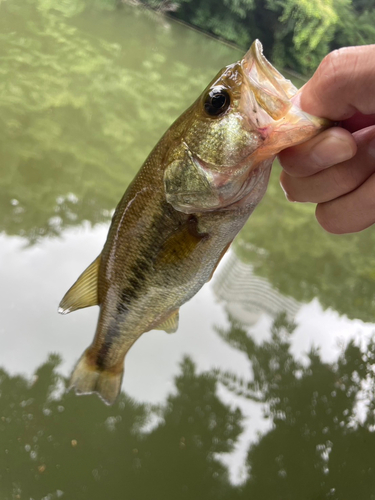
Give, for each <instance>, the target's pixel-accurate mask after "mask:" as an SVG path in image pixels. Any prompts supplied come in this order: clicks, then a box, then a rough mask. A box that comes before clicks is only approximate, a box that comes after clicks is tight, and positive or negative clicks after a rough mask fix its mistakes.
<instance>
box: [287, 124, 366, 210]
mask: <svg viewBox="0 0 375 500" xmlns="http://www.w3.org/2000/svg"><path fill="white" fill-rule="evenodd" d="M353 136H354V139H355V141H356V143H357V147H358V149H357V154H356V155H355V156H354V157H353V158H351V159H350V160H347V161H344V162H342V163H339V164H337V165H334V166H332V167H330V168H327V169H324V170H321V171H320V172H318V173H315V174H313V175H310V176H308V177H294V176H292V175H289V174H288V173H286V172H285V171H282V173H281V176H280V184H281V187H282V188H283V190H284V192H285V194H286V196H287V198H288V199H289V200H290V201H300V202H312V203H324V202H326V201H330V200H333V199H335V198H337V197H339V196H342V195H344V194H346V193H349V192H350V191H352V190H353V189H356V188H357V187H358V186H360V185H361V184H362V183H363V182H364V181H365V180H366V179H367V178H368V177H370V175H372V174H373V173H374V172H375V127H368V128H367V129H363V130H360V131H358V132H356V133H354V134H353Z"/></svg>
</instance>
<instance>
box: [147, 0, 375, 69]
mask: <svg viewBox="0 0 375 500" xmlns="http://www.w3.org/2000/svg"><path fill="white" fill-rule="evenodd" d="M145 3H148V4H149V5H150V6H152V7H157V6H160V5H162V4H163V3H164V0H145ZM171 4H172V5H173V6H174V8H173V9H172V10H173V13H172V15H175V16H177V17H178V18H180V19H183V20H184V21H186V22H188V23H190V24H193V25H195V26H197V27H199V28H201V29H203V30H204V31H208V32H209V33H212V34H213V35H216V36H218V37H221V38H223V39H225V40H229V41H232V42H235V43H236V44H238V45H240V46H241V47H243V48H244V49H245V48H247V46H248V45H249V43H250V42H251V41H252V40H253V39H255V38H260V40H261V41H262V42H263V44H264V47H265V50H266V53H267V54H269V57H270V58H271V59H272V61H273V62H274V63H275V64H277V65H278V66H280V67H287V68H291V69H293V70H295V71H299V72H301V73H303V74H310V73H311V72H312V71H313V70H314V69H315V68H316V67H317V66H318V64H319V63H320V61H321V60H322V59H323V57H324V56H325V55H326V54H327V53H328V52H329V51H330V50H332V49H334V48H337V47H341V46H345V45H353V44H366V43H372V42H373V40H374V35H375V28H374V17H373V16H374V9H373V7H374V2H373V0H266V1H263V0H219V1H215V0H209V1H207V0H179V1H176V2H173V3H172V2H171Z"/></svg>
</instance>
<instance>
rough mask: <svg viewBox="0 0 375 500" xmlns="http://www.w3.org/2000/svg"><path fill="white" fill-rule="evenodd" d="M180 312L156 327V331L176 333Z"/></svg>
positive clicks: (175, 312)
mask: <svg viewBox="0 0 375 500" xmlns="http://www.w3.org/2000/svg"><path fill="white" fill-rule="evenodd" d="M178 318H179V310H178V309H177V310H176V311H173V313H172V314H171V315H170V316H168V318H167V319H166V320H165V321H163V322H162V323H160V324H159V325H157V326H155V330H164V331H165V332H167V333H175V332H176V331H177V328H178Z"/></svg>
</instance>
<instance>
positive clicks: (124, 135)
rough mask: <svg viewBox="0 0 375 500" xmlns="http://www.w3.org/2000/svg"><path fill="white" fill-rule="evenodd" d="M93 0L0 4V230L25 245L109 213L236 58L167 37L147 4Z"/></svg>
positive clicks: (218, 48) (221, 49) (192, 36)
mask: <svg viewBox="0 0 375 500" xmlns="http://www.w3.org/2000/svg"><path fill="white" fill-rule="evenodd" d="M85 7H87V11H85V12H86V14H85V16H83V15H82V14H81V15H80V16H79V15H78V14H80V13H81V12H82V11H83V10H84V9H85ZM92 7H93V6H92V2H91V0H90V1H84V0H65V1H64V2H60V3H57V4H56V3H55V2H53V3H51V2H49V1H45V0H30V1H28V2H26V3H25V2H24V1H23V0H12V2H5V3H2V4H1V16H0V59H1V70H0V75H1V79H0V80H1V83H0V89H1V97H0V231H5V232H6V233H7V234H17V235H21V236H24V237H25V238H27V239H28V240H29V241H30V242H31V243H33V242H35V241H36V240H38V239H39V238H41V237H43V236H48V235H58V234H60V233H61V231H62V229H64V228H66V227H69V226H76V225H79V224H82V222H83V221H85V220H87V221H89V222H90V223H91V224H96V223H98V222H101V221H103V220H109V217H110V211H111V210H112V209H113V208H114V207H115V206H116V204H117V202H118V201H119V199H120V198H121V196H122V194H123V192H124V191H125V189H126V187H127V185H128V183H129V182H130V181H131V179H132V178H133V176H134V174H135V172H136V171H137V170H138V169H139V167H140V166H141V164H142V163H143V161H144V159H145V157H146V156H147V154H148V152H149V151H150V150H151V148H152V147H153V146H154V145H155V144H156V143H157V141H158V140H159V138H160V137H161V135H162V134H163V133H164V131H165V130H166V129H167V128H168V126H169V125H170V124H171V123H172V121H173V120H174V119H175V118H177V116H178V115H179V114H180V113H181V112H182V111H183V110H184V109H185V108H186V107H187V106H188V105H189V104H190V103H191V102H192V101H193V100H194V99H195V98H196V97H197V96H198V95H199V93H200V92H201V91H202V89H203V88H204V87H205V86H206V84H207V82H208V81H210V79H211V78H212V76H213V75H214V74H215V72H217V71H218V69H219V68H220V67H221V66H222V65H223V63H224V61H226V62H230V61H231V60H233V58H235V57H237V56H234V55H233V54H236V51H235V50H233V49H229V48H228V47H226V46H224V45H220V44H217V43H215V42H213V41H211V40H208V41H205V44H203V45H204V46H201V48H200V49H199V50H198V51H197V48H196V45H197V39H198V40H200V37H199V35H197V34H196V33H193V32H189V36H186V37H185V38H184V43H183V44H179V43H178V39H179V37H178V33H176V34H175V35H174V36H172V40H171V34H172V35H173V32H172V33H171V29H170V28H168V27H162V26H160V23H159V22H158V16H156V15H154V14H151V13H150V12H147V13H143V12H142V11H140V10H137V9H134V8H130V7H126V6H124V8H123V9H121V10H120V11H117V12H116V13H113V15H109V16H107V15H106V16H103V14H101V15H100V13H99V14H98V15H97V16H95V15H94V14H93V13H92V12H91V10H90V9H92ZM103 8H104V6H103ZM76 25H78V26H81V25H82V30H81V29H78V28H77V26H76ZM180 29H182V28H180ZM140 33H144V34H146V36H145V37H144V38H143V43H142V44H140V43H139V34H140ZM201 45H202V44H201ZM213 48H215V50H213ZM174 52H176V53H174ZM197 53H200V54H201V60H200V62H199V63H196V62H195V60H194V59H197V57H196V54H197ZM192 54H193V55H194V57H192ZM206 55H207V57H206ZM208 55H210V57H208ZM208 61H209V64H208ZM203 62H204V64H203Z"/></svg>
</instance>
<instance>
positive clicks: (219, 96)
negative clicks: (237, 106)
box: [204, 89, 230, 116]
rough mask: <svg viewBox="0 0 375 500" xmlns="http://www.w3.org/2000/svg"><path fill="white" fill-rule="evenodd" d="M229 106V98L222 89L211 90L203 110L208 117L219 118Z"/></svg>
mask: <svg viewBox="0 0 375 500" xmlns="http://www.w3.org/2000/svg"><path fill="white" fill-rule="evenodd" d="M229 105H230V96H229V94H228V92H227V91H226V90H224V89H212V90H210V92H209V93H208V94H207V97H206V100H205V102H204V109H205V111H206V113H207V114H208V115H210V116H220V115H222V114H224V113H225V111H226V110H227V109H228V108H229Z"/></svg>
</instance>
